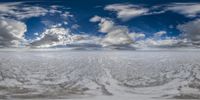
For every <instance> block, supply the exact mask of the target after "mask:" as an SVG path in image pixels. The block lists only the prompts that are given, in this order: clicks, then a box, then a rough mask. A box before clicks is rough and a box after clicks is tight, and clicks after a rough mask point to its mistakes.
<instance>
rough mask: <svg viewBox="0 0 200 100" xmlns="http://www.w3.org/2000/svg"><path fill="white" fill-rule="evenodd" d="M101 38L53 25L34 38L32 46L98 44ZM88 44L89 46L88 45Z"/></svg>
mask: <svg viewBox="0 0 200 100" xmlns="http://www.w3.org/2000/svg"><path fill="white" fill-rule="evenodd" d="M98 40H99V38H97V37H94V36H88V35H76V34H73V33H72V32H71V31H70V29H65V28H62V27H51V28H49V29H46V30H45V31H44V32H43V33H41V35H40V36H39V37H37V39H35V40H32V42H31V43H30V46H31V47H37V48H43V47H61V46H62V47H63V46H64V47H68V46H72V45H73V46H77V44H80V45H81V44H88V45H89V44H91V45H93V44H98V43H99V42H98ZM88 45H87V46H88ZM81 46H83V45H81Z"/></svg>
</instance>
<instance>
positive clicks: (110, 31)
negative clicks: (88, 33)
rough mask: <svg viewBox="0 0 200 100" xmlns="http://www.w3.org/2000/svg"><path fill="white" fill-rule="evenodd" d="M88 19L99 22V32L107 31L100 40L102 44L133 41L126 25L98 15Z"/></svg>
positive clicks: (128, 43)
mask: <svg viewBox="0 0 200 100" xmlns="http://www.w3.org/2000/svg"><path fill="white" fill-rule="evenodd" d="M90 21H91V22H99V24H98V26H99V32H103V33H107V34H106V36H105V37H104V38H103V39H102V41H101V44H102V45H103V46H125V45H130V44H132V43H133V40H132V38H131V37H130V36H129V30H128V28H127V27H125V26H120V25H116V24H115V23H114V22H113V21H112V20H110V19H108V18H102V17H99V16H94V17H93V18H91V19H90Z"/></svg>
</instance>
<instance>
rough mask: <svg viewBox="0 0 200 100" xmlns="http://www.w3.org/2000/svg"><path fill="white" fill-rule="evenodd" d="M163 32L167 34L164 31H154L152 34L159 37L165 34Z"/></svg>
mask: <svg viewBox="0 0 200 100" xmlns="http://www.w3.org/2000/svg"><path fill="white" fill-rule="evenodd" d="M165 34H167V32H166V31H159V32H156V33H155V34H154V36H155V37H160V36H163V35H165Z"/></svg>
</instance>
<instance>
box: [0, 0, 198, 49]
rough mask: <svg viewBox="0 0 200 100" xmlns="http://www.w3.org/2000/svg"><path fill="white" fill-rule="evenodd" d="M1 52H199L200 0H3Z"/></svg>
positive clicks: (0, 4) (0, 25)
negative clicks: (6, 49) (17, 49)
mask: <svg viewBox="0 0 200 100" xmlns="http://www.w3.org/2000/svg"><path fill="white" fill-rule="evenodd" d="M0 47H1V48H59V47H62V48H83V49H85V48H93V49H94V48H95V49H98V48H112V49H124V48H125V49H135V48H181V47H188V48H191V47H192V48H198V47H200V1H199V0H65V1H64V0H56V1H52V0H51V1H48V0H43V1H41V0H40V1H37V0H31V1H30V0H26V1H25V0H24V1H23V0H21V1H20V2H18V1H13V0H1V1H0Z"/></svg>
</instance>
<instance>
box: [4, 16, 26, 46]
mask: <svg viewBox="0 0 200 100" xmlns="http://www.w3.org/2000/svg"><path fill="white" fill-rule="evenodd" d="M25 32H26V25H25V24H24V23H23V22H20V21H16V20H12V19H6V18H0V47H18V46H19V45H20V42H22V41H23V40H24V33H25Z"/></svg>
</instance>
